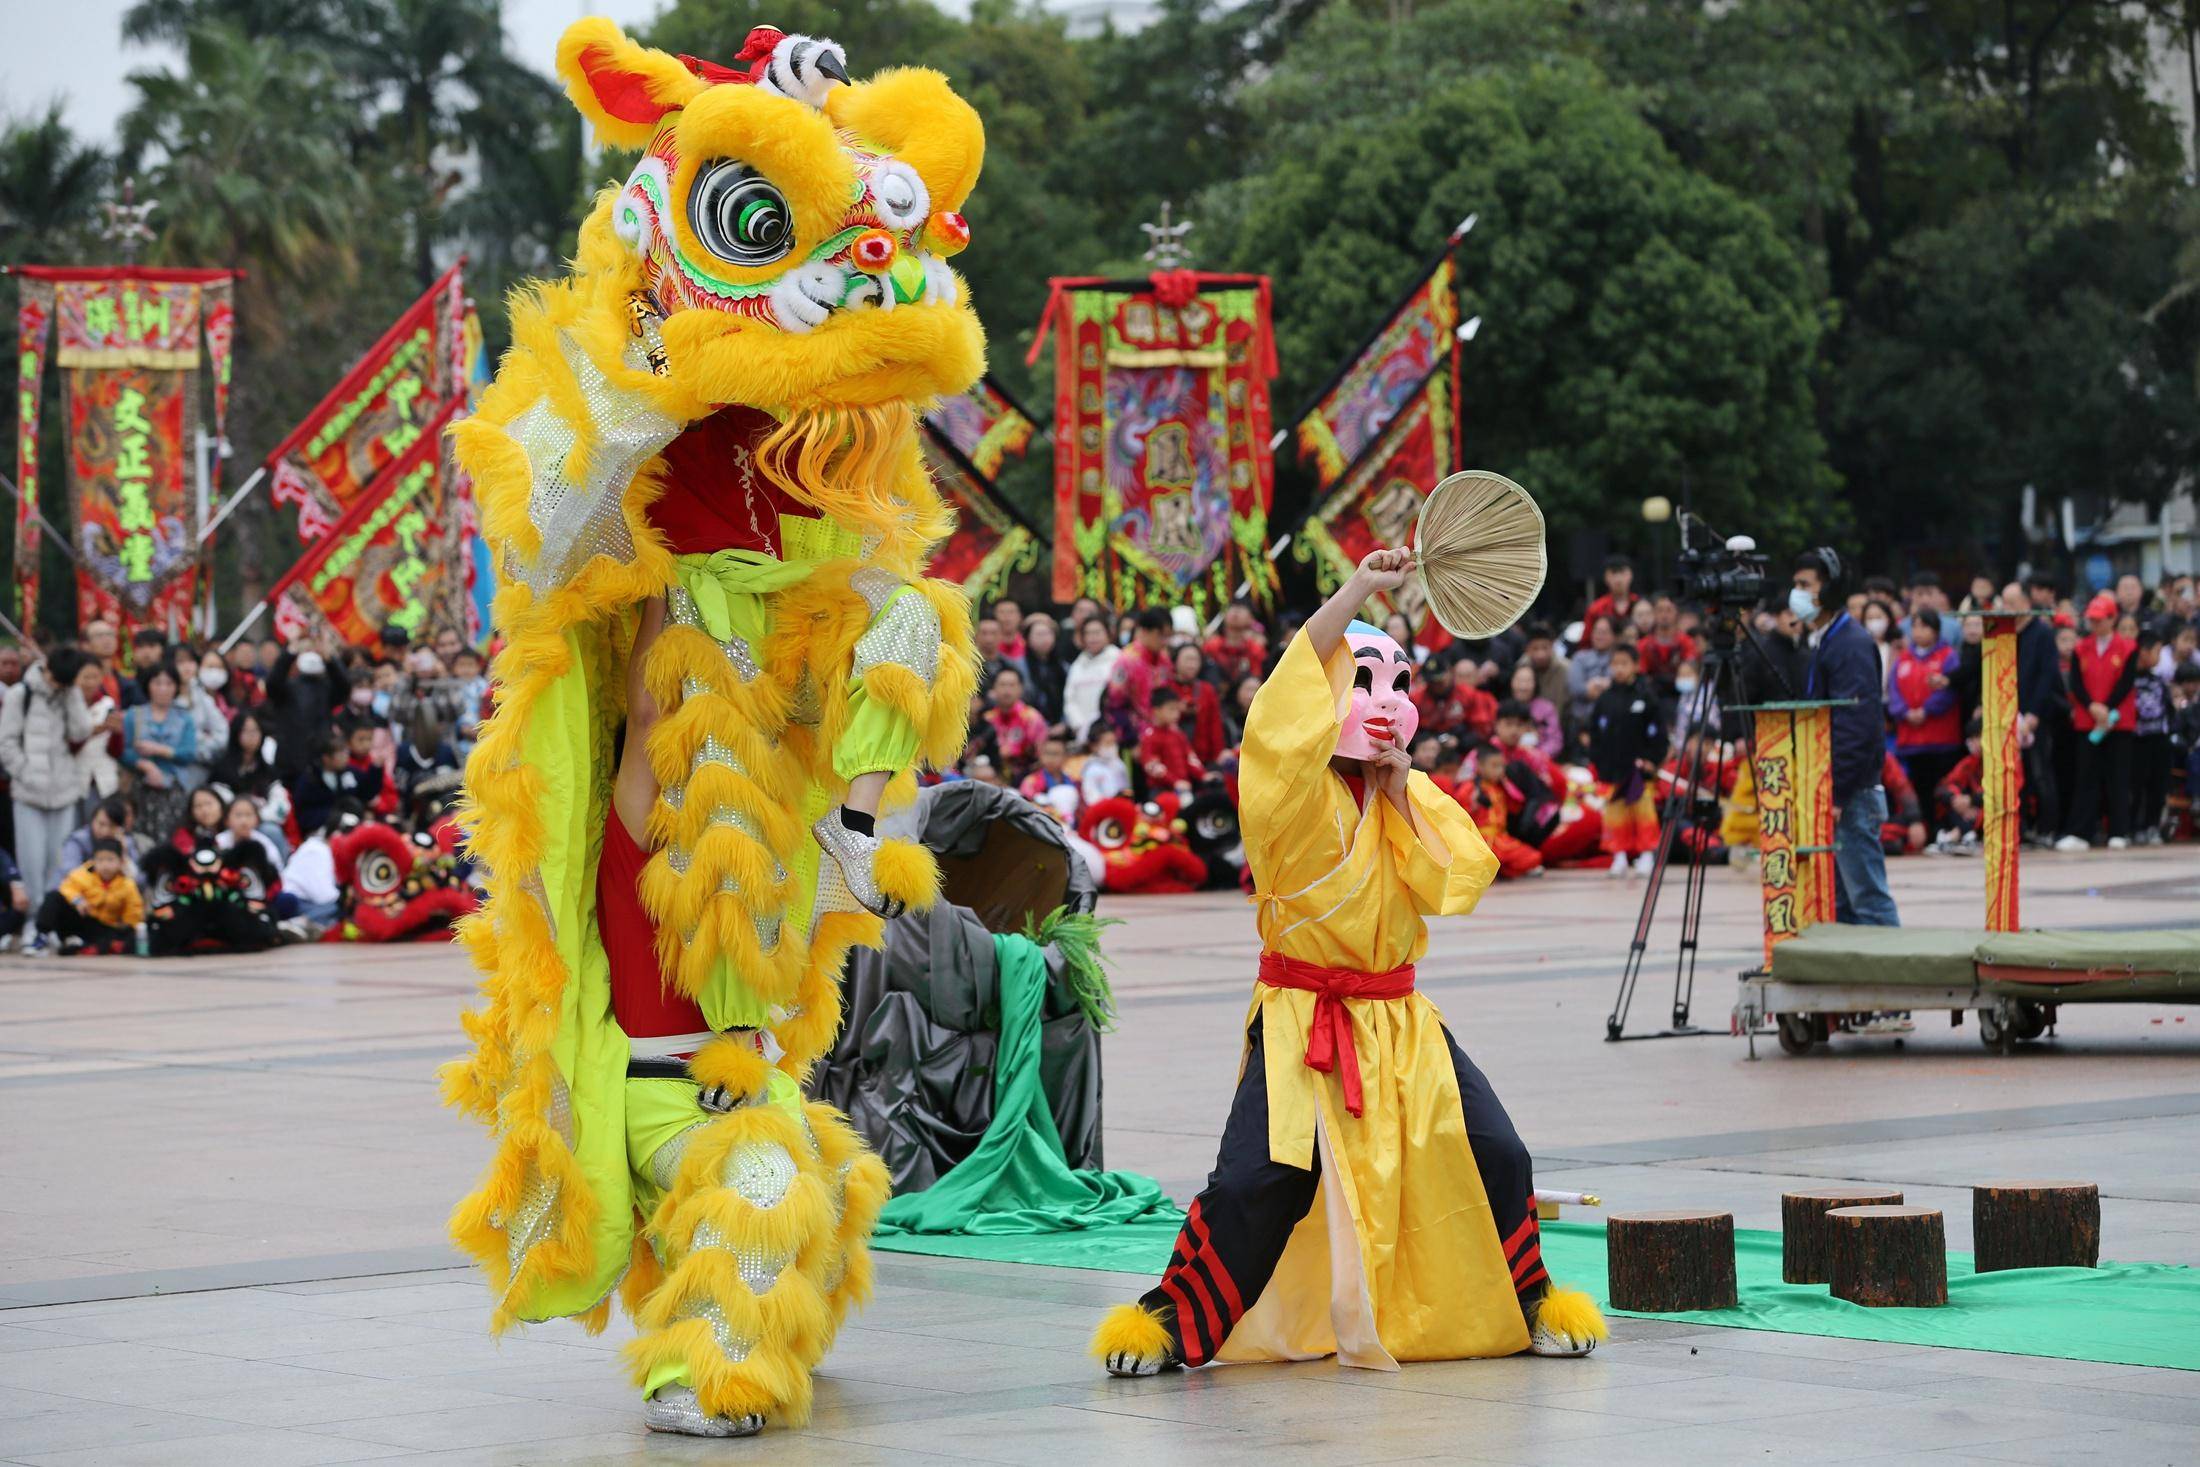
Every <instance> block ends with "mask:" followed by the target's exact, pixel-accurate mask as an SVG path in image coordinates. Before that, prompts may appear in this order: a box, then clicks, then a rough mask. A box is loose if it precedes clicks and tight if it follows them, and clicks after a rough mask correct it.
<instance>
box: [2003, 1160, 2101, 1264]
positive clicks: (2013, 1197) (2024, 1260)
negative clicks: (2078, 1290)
mask: <svg viewBox="0 0 2200 1467" xmlns="http://www.w3.org/2000/svg"><path fill="white" fill-rule="evenodd" d="M1971 1251H1972V1253H1973V1254H1974V1255H1976V1261H1975V1262H1974V1264H1973V1265H1972V1266H1973V1268H1974V1269H1976V1271H1977V1272H1979V1273H1994V1272H1997V1271H1999V1270H2001V1269H2005V1268H2098V1267H2099V1266H2100V1262H2101V1189H2100V1188H2099V1187H2097V1186H2095V1185H2094V1184H2093V1183H2091V1182H1982V1183H1980V1184H1979V1185H1977V1186H1975V1187H1973V1188H1972V1189H1971Z"/></svg>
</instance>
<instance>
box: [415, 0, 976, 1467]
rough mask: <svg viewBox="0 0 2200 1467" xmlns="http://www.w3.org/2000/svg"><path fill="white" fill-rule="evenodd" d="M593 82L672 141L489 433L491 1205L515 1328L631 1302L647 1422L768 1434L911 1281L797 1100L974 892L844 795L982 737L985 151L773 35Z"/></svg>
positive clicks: (474, 1102) (903, 79)
mask: <svg viewBox="0 0 2200 1467" xmlns="http://www.w3.org/2000/svg"><path fill="white" fill-rule="evenodd" d="M558 72H559V75H560V76H561V77H562V78H563V79H564V82H565V85H566V89H567V93H568V95H569V96H570V97H571V98H572V100H573V102H574V104H575V106H577V107H578V108H579V109H580V111H581V113H582V114H583V115H584V116H585V117H587V119H588V120H589V121H590V122H591V123H592V124H593V125H594V126H595V128H596V130H597V132H598V133H599V134H600V135H601V137H602V138H603V139H604V140H605V141H606V142H608V143H610V144H612V145H614V146H618V147H624V148H633V149H638V150H639V158H638V160H637V161H636V163H635V164H634V166H633V169H632V171H631V173H630V174H629V175H628V177H627V178H626V179H625V181H624V182H622V183H620V184H619V185H618V186H616V187H614V188H610V189H607V190H606V191H605V192H604V193H603V194H602V195H601V196H600V197H599V198H598V200H597V202H596V207H595V209H594V211H593V212H592V213H591V214H590V215H589V217H588V220H587V222H586V223H585V224H584V225H583V226H582V229H581V236H580V245H579V250H578V252H577V254H576V256H575V262H574V267H573V270H572V272H571V273H570V274H569V275H567V276H565V277H564V278H561V279H557V280H552V281H547V282H541V283H538V284H536V285H534V286H532V287H531V288H530V289H528V290H527V291H525V292H522V293H521V294H520V295H519V296H517V297H515V300H514V303H513V309H512V336H513V343H512V350H511V352H510V353H509V355H507V357H506V358H505V360H504V362H503V365H502V367H501V369H500V371H499V372H498V375H497V380H496V382H495V384H494V385H493V386H492V387H491V388H490V389H489V390H488V391H487V392H485V393H484V394H483V395H482V398H481V402H480V406H479V410H478V411H477V412H476V413H475V414H474V415H473V416H472V417H471V418H469V419H467V420H466V421H464V422H463V423H461V424H460V425H459V426H458V427H457V428H456V429H455V430H454V439H455V442H456V448H457V453H458V456H459V458H460V460H461V462H462V463H463V464H464V466H465V467H466V469H467V471H468V472H469V473H470V474H471V475H472V476H473V478H474V481H475V484H476V486H477V492H478V494H479V497H480V499H481V502H482V505H483V516H484V522H485V527H486V529H487V532H488V535H489V537H490V539H491V541H492V542H493V544H494V546H495V548H496V550H497V553H498V556H499V559H500V569H501V577H500V587H499V591H498V598H497V603H496V616H497V622H498V626H499V630H500V632H501V634H502V635H503V637H504V638H505V642H506V646H505V650H504V651H503V652H502V653H501V654H500V655H499V657H498V660H497V665H496V679H497V683H498V695H497V697H498V702H497V712H496V714H495V716H494V717H493V718H492V719H491V720H490V721H489V722H488V724H487V726H486V727H485V729H484V731H483V735H482V738H481V741H480V743H479V745H478V747H477V748H476V750H475V752H474V754H473V756H472V758H471V760H470V762H469V764H468V768H467V793H466V799H465V802H464V805H463V810H462V818H463V821H464V823H465V825H466V828H467V831H468V841H469V848H470V852H471V854H472V855H473V856H474V858H476V860H477V861H478V862H479V863H480V866H481V868H482V869H483V870H484V871H485V872H486V876H485V882H486V888H487V897H486V900H485V903H484V906H483V909H482V911H481V912H480V914H479V915H478V916H476V917H475V918H473V919H471V920H470V921H469V922H468V923H467V924H466V925H465V927H464V931H463V935H464V938H465V940H466V942H467V943H468V945H469V946H470V948H471V950H472V954H473V957H474V960H475V962H476V963H477V965H478V966H479V967H480V969H481V971H482V973H483V975H484V976H483V981H482V997H483V1002H482V1004H481V1006H480V1008H479V1009H478V1010H477V1011H476V1012H474V1013H471V1014H469V1015H468V1016H467V1020H466V1024H467V1030H468V1033H469V1035H470V1036H471V1038H472V1039H473V1042H474V1050H473V1053H472V1055H471V1056H470V1057H469V1058H468V1059H466V1060H465V1061H463V1062H461V1063H459V1064H456V1065H454V1066H452V1067H451V1068H450V1069H449V1070H448V1071H447V1072H446V1076H445V1092H446V1095H447V1097H448V1098H449V1099H450V1101H451V1102H452V1103H453V1104H455V1105H458V1106H460V1107H462V1108H463V1109H465V1110H467V1111H469V1112H471V1113H473V1114H475V1115H477V1116H478V1117H480V1118H481V1119H482V1120H483V1121H484V1122H485V1123H487V1125H488V1126H489V1128H490V1130H491V1132H492V1133H493V1135H494V1137H495V1140H496V1148H497V1149H496V1155H495V1159H494V1160H493V1162H492V1163H491V1165H490V1167H489V1170H488V1173H487V1174H486V1176H485V1177H484V1178H483V1180H482V1183H481V1185H480V1186H479V1188H478V1189H477V1190H476V1191H475V1192H474V1193H473V1194H472V1195H471V1196H469V1197H468V1198H467V1199H466V1200H465V1201H464V1202H463V1203H462V1204H461V1205H460V1206H459V1208H458V1211H457V1213H456V1215H455V1216H454V1218H453V1222H452V1230H453V1234H454V1236H455V1237H456V1238H457V1240H458V1241H459V1242H460V1243H461V1244H462V1245H463V1246H464V1247H466V1248H467V1249H468V1250H469V1251H470V1252H471V1253H472V1254H473V1255H474V1256H475V1257H476V1258H477V1259H478V1260H479V1261H480V1263H481V1266H482V1268H483V1269H484V1271H485V1272H486V1273H487V1274H488V1276H489V1279H490V1283H491V1286H492V1289H493V1292H494V1297H495V1304H494V1312H493V1317H492V1324H493V1325H494V1327H496V1328H500V1329H501V1328H503V1327H504V1326H506V1325H509V1324H510V1323H512V1322H513V1321H515V1320H539V1319H548V1318H553V1317H557V1316H563V1315H577V1316H579V1317H581V1318H582V1319H583V1320H585V1321H586V1322H587V1323H589V1324H590V1325H591V1326H592V1327H595V1326H600V1325H601V1324H602V1323H603V1322H604V1320H605V1318H606V1313H607V1310H608V1308H609V1303H610V1296H611V1294H612V1293H613V1292H614V1290H615V1289H616V1290H620V1291H621V1292H622V1297H623V1299H624V1301H625V1303H626V1306H627V1308H628V1310H629V1311H630V1312H631V1313H632V1314H633V1315H634V1318H635V1321H636V1324H637V1329H638V1338H637V1339H636V1340H635V1341H634V1343H633V1344H632V1345H630V1346H629V1347H628V1348H627V1352H626V1355H627V1361H628V1364H629V1366H630V1368H631V1370H632V1373H633V1376H634V1379H635V1382H636V1384H637V1385H639V1386H640V1387H641V1389H642V1391H643V1393H644V1395H645V1398H646V1399H647V1400H648V1402H649V1405H648V1407H647V1411H648V1413H649V1421H650V1424H651V1425H653V1426H658V1427H661V1428H663V1429H669V1430H685V1431H697V1432H703V1433H706V1434H716V1435H729V1434H740V1433H742V1432H745V1431H747V1430H753V1429H755V1427H756V1426H757V1425H760V1424H761V1423H762V1422H763V1421H765V1420H767V1419H769V1420H772V1421H780V1422H787V1423H799V1422H800V1421H801V1420H803V1419H804V1417H805V1416H806V1415H807V1413H808V1410H809V1402H810V1372H811V1369H812V1367H813V1366H814V1365H815V1364H816V1363H817V1361H818V1359H819V1358H820V1357H821V1356H822V1354H823V1353H824V1350H825V1349H826V1347H827V1346H828V1345H829V1344H830V1342H831V1339H832V1336H833V1333H834V1330H835V1328H836V1327H837V1325H838V1323H839V1321H840V1319H841V1318H842V1317H843V1315H844V1314H845V1313H846V1311H847V1309H848V1308H849V1307H850V1305H851V1304H853V1303H856V1302H858V1301H859V1300H861V1299H862V1298H863V1297H864V1295H865V1294H866V1292H867V1291H868V1288H869V1285H870V1264H869V1260H868V1254H867V1251H866V1245H865V1240H866V1239H867V1237H868V1235H869V1232H870V1229H871V1226H872V1224H873V1222H874V1221H875V1219H876V1216H877V1212H878V1209H879V1207H880V1205H881V1204H882V1203H883V1201H884V1199H885V1195H886V1175H885V1171H884V1169H883V1168H882V1167H881V1166H880V1165H879V1163H878V1162H877V1160H876V1158H874V1157H872V1156H871V1155H870V1154H869V1153H868V1152H867V1151H866V1150H865V1149H864V1147H863V1145H862V1143H861V1142H860V1141H859V1140H858V1139H857V1137H856V1136H855V1134H854V1133H853V1132H852V1131H851V1130H850V1129H849V1127H848V1125H847V1122H846V1120H845V1118H844V1117H842V1116H841V1115H840V1114H839V1113H838V1112H836V1111H833V1110H832V1109H830V1108H829V1107H826V1106H822V1105H814V1104H805V1103H804V1102H803V1101H802V1099H801V1095H800V1088H799V1087H800V1082H801V1079H802V1077H803V1076H804V1075H805V1074H806V1073H807V1072H808V1070H809V1068H810V1066H811V1064H812V1063H813V1062H814V1061H815V1060H816V1059H817V1058H818V1057H819V1055H820V1054H822V1053H823V1051H824V1050H825V1048H826V1047H827V1045H828V1044H829V1043H830V1042H831V1039H832V1037H833V1034H834V1031H835V1030H836V1028H837V1027H838V1022H839V1015H840V996H839V992H838V988H837V979H838V974H839V972H840V969H841V965H842V961H843V958H844V956H845V954H846V952H847V950H848V948H849V946H850V945H851V944H854V943H876V942H877V941H878V940H879V937H880V917H881V914H888V913H892V912H895V911H898V910H901V909H903V908H905V907H919V906H923V905H925V904H927V903H929V902H930V900H931V899H932V897H933V895H934V893H935V891H936V887H937V880H938V878H937V873H936V871H935V870H934V868H933V866H932V863H931V859H930V857H929V855H928V854H927V853H926V852H924V851H923V850H922V848H921V847H916V846H913V845H910V844H907V843H903V842H897V841H890V840H889V841H882V840H878V839H876V838H874V837H873V836H872V835H871V834H870V833H869V832H868V830H867V829H865V828H864V826H863V824H862V823H861V822H858V821H854V820H848V819H843V818H842V817H841V815H840V813H839V810H838V806H839V805H840V804H841V802H842V801H843V799H844V798H845V793H846V791H847V790H848V789H849V787H850V786H851V784H852V783H854V782H857V781H866V782H868V781H871V780H872V779H873V778H874V777H875V776H879V775H885V776H888V782H887V784H886V794H885V797H884V799H885V806H886V808H891V807H892V806H894V805H895V804H896V803H898V802H905V801H906V800H907V799H908V798H909V797H910V796H911V795H912V794H913V791H914V781H913V775H912V771H913V769H914V768H915V767H916V766H917V765H918V764H920V763H923V762H945V761H946V760H948V759H950V758H952V757H953V756H954V755H955V754H956V753H957V752H958V751H959V750H960V749H961V746H962V743H963V740H964V736H965V727H964V720H965V717H966V711H967V708H968V704H969V701H970V695H971V689H972V686H973V683H974V680H975V674H976V662H975V658H974V655H973V653H972V650H971V643H970V635H969V612H968V608H967V606H966V605H965V603H964V601H963V598H962V596H961V593H960V592H959V591H958V590H956V589H954V588H952V587H949V586H947V585H945V584H943V583H936V582H932V581H929V580H927V579H926V578H925V577H924V576H923V574H922V569H923V564H924V560H925V556H926V554H927V552H928V549H929V547H930V545H931V544H932V543H933V542H934V541H936V540H937V539H938V538H939V537H940V536H941V535H943V534H944V533H945V532H946V531H947V529H948V528H949V527H950V523H951V522H950V518H949V515H948V513H947V511H946V510H945V508H944V507H943V505H942V503H941V500H940V498H939V496H938V494H937V492H936V491H935V490H934V488H933V486H932V484H931V482H930V480H929V479H928V478H927V476H926V473H925V470H924V468H923V463H922V459H921V457H920V453H919V448H918V441H917V435H916V424H917V414H918V413H919V412H920V411H921V410H923V408H925V407H926V406H927V405H929V403H930V402H931V401H933V400H934V399H936V398H938V397H940V396H942V395H946V394H951V393H956V392H960V391H962V390H963V389H964V388H966V387H967V386H968V385H969V384H970V383H971V382H973V381H974V380H976V378H977V377H978V375H979V373H980V372H981V371H982V369H983V366H984V342H983V337H982V334H981V332H980V330H979V328H978V323H977V319H976V317H975V316H974V315H973V314H972V313H971V311H970V309H969V307H968V306H967V305H966V304H965V302H964V293H963V289H962V283H961V281H960V280H959V279H957V277H956V275H955V272H954V270H953V269H952V267H951V266H950V265H949V263H948V262H949V260H950V258H951V257H952V256H953V255H954V254H955V253H956V252H957V251H959V250H960V249H962V248H963V246H964V245H965V244H966V243H967V242H968V240H969V238H970V228H969V225H968V223H967V222H966V221H965V219H964V218H963V216H962V214H961V213H960V210H961V209H962V207H963V203H964V201H965V200H966V199H967V198H968V197H969V194H970V191H971V188H972V186H973V185H974V184H975V183H976V181H977V177H978V170H979V165H980V162H981V160H982V158H983V153H984V133H983V129H982V128H981V127H980V125H979V122H978V118H977V116H976V114H975V113H973V112H972V110H971V109H970V107H969V106H968V105H967V104H966V103H964V102H963V101H962V100H961V99H960V98H959V97H957V96H956V95H955V94H954V92H953V91H952V90H950V89H949V87H948V85H947V83H946V81H945V80H944V79H943V78H942V77H941V76H939V75H938V74H937V73H936V72H932V71H927V70H923V69H920V68H903V69H893V70H887V71H884V72H880V73H878V74H876V75H873V76H870V77H869V78H867V79H864V80H861V81H857V80H853V79H852V78H851V75H850V72H849V70H848V61H847V57H846V55H845V54H844V53H843V51H842V50H841V48H840V47H839V46H837V45H835V44H834V43H832V42H831V41H828V40H823V39H820V38H816V37H808V36H797V35H784V34H782V33H780V32H778V31H776V30H771V29H769V28H759V29H758V30H756V31H754V32H753V33H751V35H750V36H749V38H748V42H747V44H746V45H745V46H744V47H743V49H742V50H741V52H740V54H739V55H738V56H737V57H735V58H733V59H732V60H731V61H730V62H727V63H724V64H721V63H718V62H713V61H708V60H701V59H697V58H694V57H687V56H673V55H669V54H666V53H664V52H661V51H654V50H650V49H648V48H645V47H642V46H640V45H637V44H635V43H634V42H632V41H630V40H628V39H627V38H626V37H625V36H624V35H622V34H621V33H620V32H619V31H618V29H617V28H616V27H615V26H613V25H612V24H611V23H610V22H608V21H604V20H600V19H591V20H585V21H582V22H580V23H578V24H576V25H574V26H573V27H572V28H571V29H570V30H568V31H567V32H566V34H565V36H564V38H563V39H562V41H561V42H560V44H559V48H558ZM630 749H635V750H639V752H638V753H635V754H632V755H629V754H628V752H627V751H628V750H630ZM630 769H634V770H639V771H641V772H642V773H643V774H644V775H646V783H647V786H648V787H649V788H651V789H654V791H655V794H654V796H653V797H652V798H651V799H650V808H649V810H648V815H647V819H646V821H645V822H641V823H640V824H639V825H633V824H630V822H629V821H628V820H627V819H626V818H625V817H623V816H619V815H617V814H614V813H613V804H612V791H613V788H614V784H615V783H617V784H618V786H619V788H621V789H625V788H627V785H626V783H625V781H626V778H627V775H626V771H628V770H630ZM869 787H870V785H869V783H866V788H869ZM628 861H631V870H629V869H628V867H626V866H623V865H622V864H621V863H622V862H628ZM622 872H624V873H625V874H621V873H622ZM629 907H634V908H636V909H637V910H638V911H639V912H640V913H641V914H642V917H641V919H640V920H641V922H642V927H641V929H640V930H641V931H642V933H643V936H642V939H641V941H640V943H639V946H638V948H637V947H635V946H633V945H631V944H625V943H624V942H623V940H619V938H618V935H619V934H621V933H626V932H629V931H631V930H633V925H632V923H631V922H630V921H629V919H628V917H627V916H626V915H625V913H626V911H627V909H628V908H629ZM637 973H642V974H645V975H646V976H645V977H644V978H642V979H639V980H637V978H636V977H635V975H636V974H637ZM644 999H646V1000H647V1001H648V1002H647V1003H643V1002H642V1000H644ZM629 1000H633V1001H634V1004H635V1005H639V1006H638V1007H636V1006H633V1005H630V1003H629ZM645 1009H651V1010H656V1011H662V1012H677V1013H680V1014H685V1015H688V1016H690V1017H689V1018H688V1020H687V1023H686V1028H687V1029H688V1030H691V1031H694V1032H692V1033H678V1034H673V1033H645V1032H644V1030H643V1026H642V1021H641V1018H640V1017H638V1015H641V1014H642V1013H643V1011H644V1010H645ZM676 1040H677V1041H681V1042H680V1043H675V1042H674V1041H676ZM622 1280H623V1284H622Z"/></svg>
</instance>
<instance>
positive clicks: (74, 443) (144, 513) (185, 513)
mask: <svg viewBox="0 0 2200 1467" xmlns="http://www.w3.org/2000/svg"><path fill="white" fill-rule="evenodd" d="M66 380H67V382H68V395H69V481H70V486H71V490H72V493H71V499H72V500H73V510H74V513H73V515H72V519H73V521H74V523H75V527H76V549H77V553H78V557H79V559H78V563H77V615H78V617H79V619H80V620H81V621H90V620H91V619H93V618H94V617H105V618H109V619H112V620H115V621H117V622H119V623H120V624H121V625H123V626H125V627H132V626H156V627H160V628H162V629H163V630H166V631H169V632H171V633H174V632H176V631H178V630H180V629H181V628H182V627H183V626H185V625H186V624H188V622H189V621H190V618H191V595H192V590H193V588H194V587H195V585H196V584H197V580H198V577H197V574H196V571H197V567H198V535H197V532H196V529H195V527H194V525H193V523H192V520H193V515H192V503H191V487H190V484H189V480H188V470H189V467H190V449H189V446H188V445H189V443H190V435H191V429H192V427H193V425H194V423H195V414H194V413H193V412H192V410H191V407H192V405H191V391H190V389H191V385H192V382H191V374H189V373H186V372H175V371H165V370H162V369H159V368H149V367H116V368H109V369H100V368H78V369H76V370H74V371H71V372H70V373H69V374H68V376H67V379H66Z"/></svg>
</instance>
